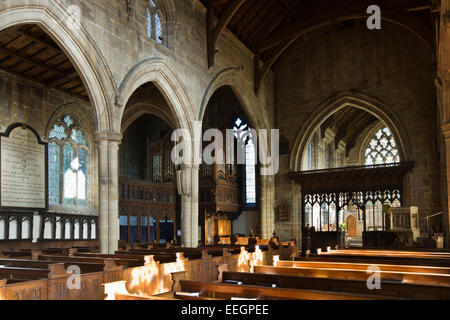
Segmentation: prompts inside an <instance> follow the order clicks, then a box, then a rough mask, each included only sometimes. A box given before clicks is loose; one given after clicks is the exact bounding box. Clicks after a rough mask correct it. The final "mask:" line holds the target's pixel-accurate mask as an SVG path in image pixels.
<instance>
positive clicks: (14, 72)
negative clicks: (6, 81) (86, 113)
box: [0, 66, 89, 102]
mask: <svg viewBox="0 0 450 320" xmlns="http://www.w3.org/2000/svg"><path fill="white" fill-rule="evenodd" d="M0 70H2V71H5V72H8V73H10V74H12V75H15V76H17V77H19V78H22V79H25V80H28V81H32V82H39V81H37V80H36V79H35V78H34V77H30V76H27V75H24V74H22V73H21V72H17V71H14V70H12V69H10V68H7V67H4V66H0ZM54 90H58V91H61V92H63V93H65V94H67V95H70V96H72V97H75V98H77V99H81V100H84V101H86V102H89V98H88V97H85V96H82V95H77V94H74V93H72V92H70V91H67V90H64V89H61V88H55V89H54Z"/></svg>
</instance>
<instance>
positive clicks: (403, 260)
mask: <svg viewBox="0 0 450 320" xmlns="http://www.w3.org/2000/svg"><path fill="white" fill-rule="evenodd" d="M295 261H329V262H348V263H366V264H391V265H393V264H394V265H414V266H430V267H450V261H448V260H446V259H440V258H427V259H421V258H413V257H390V256H386V257H378V256H367V255H351V256H347V255H332V254H327V255H323V254H322V255H314V256H311V257H309V258H295Z"/></svg>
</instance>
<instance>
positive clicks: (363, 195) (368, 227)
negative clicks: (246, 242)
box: [290, 97, 413, 245]
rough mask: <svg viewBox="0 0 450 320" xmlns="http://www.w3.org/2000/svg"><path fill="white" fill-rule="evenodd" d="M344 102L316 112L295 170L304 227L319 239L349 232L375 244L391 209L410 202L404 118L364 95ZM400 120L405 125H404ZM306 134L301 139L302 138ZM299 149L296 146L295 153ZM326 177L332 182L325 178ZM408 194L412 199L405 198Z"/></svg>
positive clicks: (386, 226)
mask: <svg viewBox="0 0 450 320" xmlns="http://www.w3.org/2000/svg"><path fill="white" fill-rule="evenodd" d="M343 99H344V100H345V101H342V100H341V101H339V104H338V105H334V106H333V104H331V106H332V107H330V108H327V107H325V108H324V109H325V110H322V112H320V110H319V112H316V113H318V114H321V115H324V117H323V118H321V119H316V120H317V122H314V121H312V122H311V124H310V126H309V130H311V129H314V130H311V131H308V129H306V130H304V129H302V132H305V133H306V132H311V133H310V135H309V136H307V137H301V138H302V140H303V143H305V147H304V149H303V150H302V151H301V158H299V161H300V163H299V164H298V167H297V168H299V169H300V170H298V171H297V172H295V173H294V172H292V173H291V174H290V176H291V178H292V179H293V181H295V182H296V183H298V184H299V186H300V188H301V192H302V194H301V203H302V205H301V211H299V212H296V213H295V214H297V215H301V221H302V226H303V230H304V232H309V231H307V230H308V229H309V228H313V230H314V232H313V234H314V236H313V237H315V238H316V239H315V240H316V241H317V242H318V243H320V242H321V241H322V242H327V241H328V242H329V241H332V240H331V239H330V237H331V238H333V237H336V241H337V242H336V243H337V244H339V243H340V241H342V240H339V239H340V238H339V237H340V235H341V234H344V233H345V232H347V235H348V230H349V229H348V225H347V222H348V221H351V222H352V224H351V226H350V227H351V228H352V230H351V234H352V237H350V236H349V237H350V239H349V240H347V241H350V242H352V244H353V245H360V244H362V243H364V244H365V245H369V243H371V244H374V243H373V241H375V240H374V238H373V235H374V234H377V236H378V233H379V232H381V233H383V232H385V231H386V230H389V228H390V223H391V221H390V220H389V219H388V218H387V217H388V210H390V208H392V207H400V206H401V205H402V204H405V201H406V202H407V194H408V193H407V190H408V183H407V182H408V175H406V173H407V172H409V171H410V170H411V169H412V166H413V162H411V158H410V154H408V153H407V152H405V146H407V145H408V143H407V141H405V139H406V138H405V137H404V136H403V137H401V136H400V135H399V133H401V132H402V131H401V129H402V128H401V123H395V122H394V121H393V119H394V120H395V118H393V119H392V118H386V117H385V115H386V114H385V113H383V112H382V110H380V109H378V108H376V107H375V106H374V105H372V104H369V103H362V100H360V101H359V103H358V101H357V99H352V98H349V97H346V98H343ZM398 126H400V128H399V127H398ZM299 141H300V140H297V142H299ZM296 151H298V150H295V149H294V150H293V155H292V156H294V155H295V152H296ZM325 181H326V182H325ZM405 196H406V199H405Z"/></svg>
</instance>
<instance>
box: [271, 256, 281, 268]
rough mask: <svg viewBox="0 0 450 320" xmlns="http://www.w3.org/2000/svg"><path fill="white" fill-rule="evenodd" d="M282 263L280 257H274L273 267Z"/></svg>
mask: <svg viewBox="0 0 450 320" xmlns="http://www.w3.org/2000/svg"><path fill="white" fill-rule="evenodd" d="M278 261H280V256H273V266H274V267H276V266H277V265H278Z"/></svg>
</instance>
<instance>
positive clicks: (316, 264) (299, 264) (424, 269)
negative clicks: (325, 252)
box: [277, 260, 450, 274]
mask: <svg viewBox="0 0 450 320" xmlns="http://www.w3.org/2000/svg"><path fill="white" fill-rule="evenodd" d="M372 265H373V264H368V263H347V262H332V261H309V260H303V261H278V262H277V267H294V268H313V269H315V268H337V269H355V270H363V271H365V270H367V269H368V268H369V267H370V266H372ZM376 266H377V267H379V268H380V270H381V271H396V272H415V273H433V274H450V268H449V267H431V266H412V265H392V264H376Z"/></svg>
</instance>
